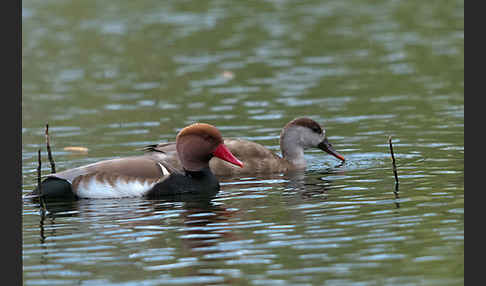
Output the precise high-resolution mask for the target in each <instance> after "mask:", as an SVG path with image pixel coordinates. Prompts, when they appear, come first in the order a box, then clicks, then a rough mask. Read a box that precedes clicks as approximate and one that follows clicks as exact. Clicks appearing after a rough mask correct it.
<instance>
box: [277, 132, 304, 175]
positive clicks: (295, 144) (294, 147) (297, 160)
mask: <svg viewBox="0 0 486 286" xmlns="http://www.w3.org/2000/svg"><path fill="white" fill-rule="evenodd" d="M280 150H281V151H282V156H283V158H284V159H285V160H287V161H289V162H290V163H291V164H292V165H293V166H294V167H296V168H299V169H303V168H305V167H306V166H307V164H306V161H305V157H304V147H303V146H302V145H301V144H299V136H298V134H297V132H293V131H292V130H291V129H288V130H287V132H284V133H283V134H282V135H281V136H280Z"/></svg>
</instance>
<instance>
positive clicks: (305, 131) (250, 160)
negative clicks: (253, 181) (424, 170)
mask: <svg viewBox="0 0 486 286" xmlns="http://www.w3.org/2000/svg"><path fill="white" fill-rule="evenodd" d="M224 144H225V145H226V146H228V149H229V150H230V151H231V153H232V154H234V155H235V156H236V158H238V159H239V160H240V161H242V162H243V164H244V167H243V168H235V167H233V166H232V165H231V164H228V163H226V162H224V161H222V160H218V159H217V158H214V159H212V160H211V161H210V162H209V167H210V168H211V171H212V172H213V173H214V174H215V175H219V176H224V175H240V174H258V173H285V172H288V171H293V170H304V169H305V168H306V166H307V164H306V160H305V157H304V150H305V149H309V148H319V149H321V150H323V151H325V152H327V153H329V154H331V155H333V156H334V157H336V158H338V159H339V160H341V161H345V159H344V157H343V156H342V155H341V154H339V153H338V152H336V151H335V150H334V148H333V147H332V145H331V144H330V143H329V142H328V140H327V137H326V133H325V130H324V129H323V128H322V127H321V126H320V125H319V124H318V123H317V122H315V121H314V120H312V119H310V118H306V117H300V118H296V119H294V120H292V121H290V122H289V123H287V125H285V127H284V128H283V129H282V132H281V134H280V149H281V151H282V157H280V156H278V155H277V154H275V153H274V152H273V151H271V150H269V149H267V148H266V147H264V146H263V145H261V144H258V143H255V142H251V141H248V140H243V139H231V138H225V139H224ZM144 150H145V151H146V152H147V153H148V154H151V155H152V156H164V159H163V160H164V161H168V162H170V164H171V165H172V166H175V167H176V168H180V167H181V166H180V160H179V158H178V155H177V153H176V152H175V144H174V143H173V142H169V143H161V144H158V145H150V146H147V147H146V148H145V149H144Z"/></svg>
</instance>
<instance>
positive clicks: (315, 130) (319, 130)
mask: <svg viewBox="0 0 486 286" xmlns="http://www.w3.org/2000/svg"><path fill="white" fill-rule="evenodd" d="M311 129H312V131H314V132H315V133H317V134H321V133H322V130H321V128H319V127H317V126H312V128H311Z"/></svg>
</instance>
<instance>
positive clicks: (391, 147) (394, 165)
mask: <svg viewBox="0 0 486 286" xmlns="http://www.w3.org/2000/svg"><path fill="white" fill-rule="evenodd" d="M388 143H389V144H390V153H391V158H392V165H393V175H395V191H394V192H393V193H394V194H395V199H397V200H398V199H400V196H399V195H398V173H397V165H396V163H395V154H394V153H393V145H392V139H391V136H389V137H388ZM395 205H396V206H397V208H399V207H400V203H399V202H398V201H397V202H396V203H395Z"/></svg>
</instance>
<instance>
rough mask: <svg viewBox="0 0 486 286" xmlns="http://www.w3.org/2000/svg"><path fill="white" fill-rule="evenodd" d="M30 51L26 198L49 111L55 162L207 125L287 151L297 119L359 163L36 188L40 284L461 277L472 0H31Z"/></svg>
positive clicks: (33, 254) (36, 278) (326, 160)
mask: <svg viewBox="0 0 486 286" xmlns="http://www.w3.org/2000/svg"><path fill="white" fill-rule="evenodd" d="M22 44H23V47H22V93H23V95H22V116H23V118H22V176H23V189H22V193H23V194H24V195H26V194H28V193H29V192H30V191H31V190H32V189H33V188H34V187H35V184H36V167H37V157H36V156H37V150H38V149H39V148H42V149H43V165H42V171H43V174H47V173H49V172H50V167H49V164H48V163H47V157H46V153H45V152H44V151H45V147H44V144H45V138H44V125H45V124H46V123H47V122H48V123H49V125H50V133H51V144H52V148H53V150H54V158H55V161H56V167H57V169H58V170H64V169H67V168H71V167H76V166H79V165H82V164H87V163H92V162H96V161H99V160H102V159H108V158H115V157H120V156H130V155H135V154H139V152H140V151H137V149H138V148H141V147H143V146H144V145H147V144H153V143H157V142H165V141H172V140H174V138H175V135H176V133H177V131H179V130H180V129H181V128H183V127H184V126H186V125H188V124H190V123H193V122H196V121H201V122H207V123H211V124H213V125H215V126H217V127H218V128H219V129H220V130H221V131H222V133H223V134H224V136H228V137H241V138H245V139H249V140H252V141H255V142H258V143H260V144H263V145H265V146H267V147H268V148H270V149H272V150H275V151H276V152H279V145H278V138H279V135H280V131H281V128H282V127H283V126H284V125H285V124H286V123H287V122H288V121H290V120H292V119H293V118H295V117H298V116H308V117H310V118H312V119H314V120H316V121H318V122H319V123H321V124H322V125H323V126H324V127H325V128H326V130H327V135H328V138H329V141H330V142H331V143H332V144H333V145H334V147H335V148H336V149H337V150H338V151H339V152H340V153H341V154H343V155H344V156H345V157H346V159H347V162H346V163H345V164H340V163H339V162H338V161H337V160H336V159H335V158H334V157H332V156H329V155H326V154H324V153H323V152H322V151H319V150H309V151H308V152H306V158H307V160H308V165H309V166H308V168H307V170H306V171H305V172H298V173H295V174H275V175H265V176H263V175H262V176H243V177H233V178H221V185H222V189H221V192H220V193H219V194H218V195H217V197H216V198H214V199H210V200H204V199H201V200H195V201H164V200H145V199H141V198H126V199H118V200H80V201H76V202H69V203H61V202H60V203H56V204H51V205H49V213H48V214H47V215H42V214H41V213H40V212H39V205H38V204H35V203H32V202H29V201H25V202H24V205H23V216H22V223H23V245H22V248H23V253H22V255H23V280H24V284H25V285H160V284H164V285H170V284H179V285H181V284H182V285H186V284H214V285H230V284H231V285H462V284H463V283H464V3H463V1H428V2H423V1H311V0H309V1H298V2H296V1H283V0H282V1H261V2H258V3H251V4H250V3H246V2H241V1H231V2H228V1H217V0H214V1H204V2H201V1H174V2H160V1H143V2H133V1H117V2H116V3H115V2H109V1H102V2H100V1H92V0H88V1H56V0H50V1H41V2H38V1H23V7H22ZM388 136H392V138H393V142H394V150H395V153H396V154H395V155H396V158H397V164H398V173H399V179H400V185H399V192H398V193H396V192H394V191H395V182H394V177H393V172H392V169H391V160H390V154H389V149H388V142H387V139H388ZM68 146H82V147H86V148H88V152H87V153H76V152H70V151H65V150H64V148H65V147H68Z"/></svg>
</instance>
